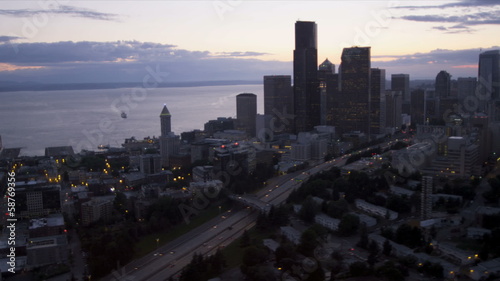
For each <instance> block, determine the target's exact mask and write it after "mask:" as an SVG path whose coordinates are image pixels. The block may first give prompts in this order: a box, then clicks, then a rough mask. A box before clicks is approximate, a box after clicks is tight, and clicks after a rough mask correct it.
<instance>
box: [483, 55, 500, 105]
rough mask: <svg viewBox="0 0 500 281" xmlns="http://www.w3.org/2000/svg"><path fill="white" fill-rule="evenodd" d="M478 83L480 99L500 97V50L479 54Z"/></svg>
mask: <svg viewBox="0 0 500 281" xmlns="http://www.w3.org/2000/svg"><path fill="white" fill-rule="evenodd" d="M478 84H479V85H478V86H479V89H480V93H479V95H480V96H481V99H493V100H495V99H499V98H500V50H493V51H487V52H483V53H481V54H480V55H479V74H478Z"/></svg>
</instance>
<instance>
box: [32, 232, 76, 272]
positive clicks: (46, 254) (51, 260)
mask: <svg viewBox="0 0 500 281" xmlns="http://www.w3.org/2000/svg"><path fill="white" fill-rule="evenodd" d="M68 252H69V251H68V239H67V236H66V235H53V236H44V237H36V238H30V239H29V241H28V243H27V246H26V253H27V257H28V261H27V262H28V264H27V265H28V267H29V268H36V267H40V266H44V265H49V264H57V263H65V262H67V261H68V260H69V253H68Z"/></svg>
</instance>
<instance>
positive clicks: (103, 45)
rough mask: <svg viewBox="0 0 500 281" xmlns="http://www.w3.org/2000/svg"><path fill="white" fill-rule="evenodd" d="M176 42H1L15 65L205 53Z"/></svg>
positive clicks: (0, 56)
mask: <svg viewBox="0 0 500 281" xmlns="http://www.w3.org/2000/svg"><path fill="white" fill-rule="evenodd" d="M175 47H176V46H175V45H169V44H158V43H148V42H146V43H143V42H138V41H116V42H89V41H81V42H72V41H67V42H55V43H19V44H16V48H17V50H14V49H13V48H12V47H11V46H9V45H7V44H3V45H0V62H5V63H14V64H48V63H63V62H112V61H134V60H142V61H150V60H157V59H175V58H178V57H179V56H182V57H195V58H200V57H203V56H206V53H203V52H189V51H185V50H176V49H175Z"/></svg>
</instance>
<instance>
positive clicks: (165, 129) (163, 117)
mask: <svg viewBox="0 0 500 281" xmlns="http://www.w3.org/2000/svg"><path fill="white" fill-rule="evenodd" d="M160 123H161V136H167V135H168V133H170V132H172V115H170V111H168V108H167V105H166V104H164V105H163V109H162V111H161V113H160Z"/></svg>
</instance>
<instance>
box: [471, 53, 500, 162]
mask: <svg viewBox="0 0 500 281" xmlns="http://www.w3.org/2000/svg"><path fill="white" fill-rule="evenodd" d="M477 83H478V91H477V94H476V96H477V97H478V98H479V101H480V108H479V110H482V111H484V112H486V114H487V115H488V118H489V122H490V124H489V128H490V132H491V137H492V140H491V143H492V152H495V153H500V50H493V51H486V52H483V53H481V54H480V55H479V75H478V81H477Z"/></svg>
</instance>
